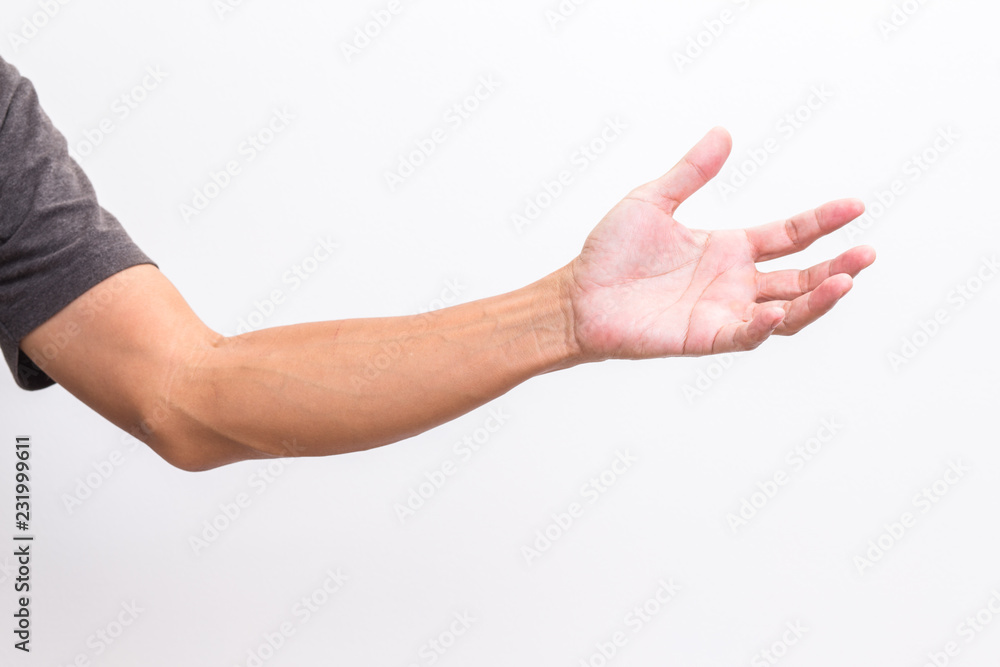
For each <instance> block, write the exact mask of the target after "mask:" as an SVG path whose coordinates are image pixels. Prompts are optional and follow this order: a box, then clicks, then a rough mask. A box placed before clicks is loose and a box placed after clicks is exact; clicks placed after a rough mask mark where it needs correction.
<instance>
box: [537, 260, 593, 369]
mask: <svg viewBox="0 0 1000 667" xmlns="http://www.w3.org/2000/svg"><path fill="white" fill-rule="evenodd" d="M574 288H575V283H574V279H573V274H572V265H569V264H567V265H566V266H564V267H562V268H561V269H559V270H557V271H554V272H553V273H550V274H549V275H547V276H545V277H544V278H542V279H541V280H539V281H538V282H536V283H534V284H533V285H531V286H530V287H529V289H534V290H536V292H537V299H536V303H537V304H538V307H537V308H536V309H535V313H536V315H535V321H534V327H535V330H536V331H537V332H539V333H540V336H539V341H540V346H539V348H540V351H542V352H544V353H545V355H546V357H548V363H549V365H550V366H551V368H548V369H547V370H546V371H545V372H549V371H554V370H561V369H565V368H571V367H573V366H577V365H579V364H582V363H586V362H588V361H594V360H593V359H589V358H588V357H587V355H586V354H585V353H584V350H583V348H582V346H581V345H580V340H579V337H578V332H577V328H576V325H577V322H576V315H575V307H574V296H573V295H574Z"/></svg>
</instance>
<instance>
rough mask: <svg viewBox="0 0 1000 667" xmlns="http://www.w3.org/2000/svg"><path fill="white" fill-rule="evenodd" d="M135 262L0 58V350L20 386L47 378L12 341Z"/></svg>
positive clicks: (29, 93) (128, 242)
mask: <svg viewBox="0 0 1000 667" xmlns="http://www.w3.org/2000/svg"><path fill="white" fill-rule="evenodd" d="M137 264H153V265H154V266H155V262H153V261H152V260H150V259H149V257H147V256H146V254H145V253H143V252H142V250H140V249H139V248H138V247H137V246H136V245H135V243H133V242H132V239H131V238H129V235H128V234H127V233H126V232H125V230H124V229H123V228H122V226H121V224H120V223H119V222H118V220H116V219H115V217H114V216H113V215H111V214H110V213H108V212H107V211H105V210H104V209H103V208H101V206H100V205H99V204H98V203H97V196H96V194H95V193H94V188H93V186H91V184H90V181H89V180H88V179H87V176H86V175H85V174H84V173H83V170H82V169H80V166H79V165H78V164H77V163H76V162H75V161H74V160H73V159H72V158H71V157H70V155H69V151H68V148H67V144H66V140H65V138H64V137H63V135H62V134H60V133H59V131H58V130H57V129H56V128H55V127H54V126H53V125H52V122H51V121H50V120H49V117H48V116H47V115H46V114H45V112H44V111H43V110H42V108H41V106H39V103H38V96H37V94H36V93H35V88H34V86H32V84H31V82H30V81H29V80H28V79H26V78H24V77H22V76H21V75H20V73H19V72H18V71H17V69H16V68H14V67H13V66H12V65H10V64H8V63H6V62H4V61H3V59H2V58H0V348H2V349H3V355H4V358H5V359H6V361H7V365H8V366H9V367H10V370H11V372H12V373H13V374H14V378H15V380H16V381H17V384H18V385H19V386H20V387H22V388H24V389H42V388H44V387H48V386H51V385H52V384H54V382H53V380H52V379H51V378H50V377H49V376H48V375H46V374H45V373H44V372H43V371H42V370H40V369H39V367H38V366H37V365H36V364H35V363H34V362H33V361H32V360H31V359H29V358H28V356H27V355H25V354H24V353H23V352H21V350H20V348H19V345H20V342H21V340H22V339H23V338H24V337H25V336H27V335H28V334H29V333H31V331H33V330H34V329H35V328H37V327H38V326H40V325H42V324H44V323H45V321H46V320H48V319H49V318H51V317H52V316H53V315H55V314H56V313H58V312H59V311H60V310H62V309H63V308H64V307H66V306H67V305H69V303H70V302H72V301H73V300H74V299H76V298H77V297H79V296H80V295H82V294H83V293H84V292H86V291H87V290H89V289H90V288H91V287H93V286H95V285H97V284H98V283H100V282H101V281H103V280H105V279H106V278H109V277H111V276H112V275H114V274H116V273H118V272H119V271H122V270H124V269H127V268H129V267H130V266H135V265H137Z"/></svg>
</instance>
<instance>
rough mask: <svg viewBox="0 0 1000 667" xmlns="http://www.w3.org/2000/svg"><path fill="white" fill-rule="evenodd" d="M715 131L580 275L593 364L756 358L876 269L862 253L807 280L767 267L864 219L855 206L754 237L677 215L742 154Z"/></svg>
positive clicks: (583, 331)
mask: <svg viewBox="0 0 1000 667" xmlns="http://www.w3.org/2000/svg"><path fill="white" fill-rule="evenodd" d="M731 145H732V142H731V139H730V137H729V134H728V133H727V132H726V131H725V130H724V129H722V128H715V129H713V130H712V131H711V132H709V133H708V134H707V135H706V136H705V137H704V138H703V139H702V140H701V141H700V142H698V144H697V145H695V146H694V148H692V149H691V150H690V151H689V152H688V154H687V155H686V156H684V158H683V159H682V160H681V161H680V162H678V163H677V165H676V166H675V167H674V168H673V169H671V170H670V171H669V172H668V173H667V174H666V175H664V176H663V177H662V178H660V179H657V180H656V181H653V182H651V183H647V184H646V185H643V186H641V187H639V188H637V189H635V190H634V191H632V192H631V193H630V194H629V195H628V196H627V197H626V198H625V199H623V200H622V201H621V202H619V203H618V204H617V205H616V206H615V207H614V208H613V209H612V210H611V211H610V212H609V213H608V214H607V215H606V216H605V217H604V219H603V220H602V221H601V222H600V224H598V226H597V227H596V228H595V229H594V231H593V232H591V234H590V236H589V237H588V238H587V241H586V243H585V244H584V247H583V250H582V252H581V253H580V256H579V257H577V258H576V259H575V260H574V261H573V262H572V263H571V264H569V265H568V266H567V267H566V269H567V270H568V271H569V272H570V276H571V280H570V284H571V285H572V287H571V302H572V307H573V319H574V323H575V333H576V339H577V344H578V345H579V346H580V349H581V353H582V354H584V355H585V356H587V357H592V358H602V359H603V358H630V359H639V358H650V357H665V356H681V355H692V356H693V355H704V354H715V353H721V352H733V351H739V350H749V349H753V348H755V347H757V346H758V345H760V344H761V343H762V342H763V341H764V340H766V339H767V338H768V336H770V335H771V334H772V333H776V334H780V335H789V334H793V333H795V332H797V331H799V330H800V329H802V328H803V327H804V326H806V325H807V324H809V323H810V322H813V321H815V320H816V319H817V318H819V317H820V316H821V315H823V314H824V313H826V312H827V311H829V310H830V309H831V308H832V307H833V306H834V305H835V304H836V303H837V301H838V300H839V299H840V298H841V297H843V296H844V295H845V294H846V293H847V292H848V290H850V289H851V285H852V278H853V277H854V276H856V275H857V274H858V273H859V272H860V271H861V270H862V269H864V268H865V267H867V266H868V265H870V264H871V263H872V262H873V261H874V260H875V252H874V250H873V249H872V248H871V247H868V246H860V247H857V248H853V249H851V250H848V251H847V252H845V253H843V254H842V255H840V256H839V257H837V258H835V259H832V260H829V261H826V262H823V263H822V264H818V265H816V266H814V267H812V268H809V269H805V270H802V271H798V270H785V271H774V272H769V273H764V272H760V271H758V270H757V267H756V262H759V261H765V260H769V259H774V258H777V257H782V256H784V255H788V254H791V253H795V252H798V251H799V250H802V249H803V248H805V247H807V246H808V245H810V244H811V243H812V242H813V241H815V240H816V239H818V238H819V237H821V236H823V235H825V234H829V233H830V232H832V231H834V230H836V229H839V228H840V227H842V226H843V225H845V224H847V223H848V222H850V221H851V220H853V219H854V218H856V217H857V216H859V215H860V214H861V213H862V212H863V210H864V205H863V204H862V203H861V202H860V201H858V200H855V199H844V200H838V201H833V202H830V203H828V204H824V205H823V206H820V207H819V208H816V209H813V210H811V211H807V212H805V213H801V214H799V215H796V216H794V217H792V218H789V219H788V220H783V221H779V222H774V223H770V224H767V225H762V226H759V227H751V228H748V229H738V230H723V231H711V232H708V231H699V230H694V229H688V228H687V227H685V226H683V225H682V224H680V223H679V222H677V221H676V220H675V219H674V212H675V210H676V209H677V207H678V206H679V205H680V204H681V203H682V202H683V201H684V200H685V199H687V198H688V197H689V196H691V195H692V194H693V193H694V192H695V191H697V190H698V189H699V188H701V187H702V186H703V185H705V183H707V182H708V181H709V180H710V179H711V178H713V177H714V176H715V175H716V174H717V173H718V172H719V170H720V169H721V168H722V164H723V163H724V162H725V160H726V158H727V157H728V155H729V152H730V149H731Z"/></svg>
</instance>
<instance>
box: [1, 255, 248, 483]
mask: <svg viewBox="0 0 1000 667" xmlns="http://www.w3.org/2000/svg"><path fill="white" fill-rule="evenodd" d="M220 340H222V336H220V335H219V334H217V333H215V332H214V331H212V330H211V329H209V328H208V327H207V326H206V325H205V324H204V323H202V322H201V320H200V319H198V317H197V316H196V315H195V314H194V312H193V311H192V310H191V308H190V306H188V304H187V302H186V301H185V300H184V298H183V297H182V296H181V294H180V293H179V292H178V291H177V289H176V288H175V287H174V286H173V284H171V283H170V281H169V280H167V278H166V277H165V276H164V275H163V274H162V273H161V272H160V271H159V269H157V268H156V267H155V266H153V265H150V264H140V265H136V266H133V267H131V268H128V269H125V270H123V271H120V272H118V273H116V274H114V275H112V276H111V277H110V278H107V279H106V280H104V281H102V282H100V283H98V284H97V285H96V286H94V287H93V288H91V289H90V290H88V291H86V292H85V293H84V294H82V295H81V296H80V297H78V298H77V299H75V300H74V301H72V302H71V303H70V304H69V305H68V306H66V307H65V308H63V309H62V310H60V311H59V312H58V313H57V314H56V315H55V316H53V317H51V318H50V319H48V320H47V321H46V322H45V323H44V324H42V325H41V326H39V327H37V328H36V329H34V330H33V331H31V333H29V334H28V335H27V336H26V337H25V338H23V339H22V341H21V349H22V350H23V352H24V353H25V354H27V355H28V357H30V358H31V360H32V361H34V362H35V364H36V365H38V367H39V368H40V369H41V370H43V371H44V372H45V373H46V374H48V375H49V377H51V378H52V379H53V380H55V381H56V382H57V383H59V384H60V385H62V386H63V387H64V388H65V389H66V390H68V391H69V392H70V393H71V394H73V395H74V396H76V397H77V398H79V399H80V400H81V401H83V402H84V403H86V404H87V405H88V406H90V407H91V408H93V409H94V410H95V411H96V412H98V413H99V414H101V415H102V416H104V417H105V418H107V419H108V420H109V421H111V422H113V423H114V424H116V425H117V426H119V427H120V428H122V429H124V430H126V431H128V432H129V433H131V434H132V435H134V436H135V437H136V438H138V439H140V440H142V441H143V442H146V443H147V444H148V445H149V446H150V447H152V448H153V449H154V450H155V451H156V452H157V453H158V454H159V455H160V456H162V457H163V458H164V459H166V460H167V461H168V462H170V463H171V464H173V465H175V466H177V467H179V468H183V469H185V470H201V469H206V468H210V467H214V466H215V465H221V464H222V463H228V462H231V461H235V460H241V459H243V458H247V457H246V456H245V452H241V451H239V450H240V447H239V445H237V444H235V443H232V444H231V445H229V446H227V445H225V444H222V445H220V444H218V443H213V450H214V451H212V452H205V451H203V450H202V448H200V447H199V446H198V443H196V442H192V440H191V438H190V437H188V436H189V434H188V433H186V432H185V431H184V428H182V426H183V425H182V424H181V423H180V422H181V421H182V416H180V415H178V414H177V413H176V411H175V410H174V409H173V406H172V402H171V400H170V397H171V392H172V391H174V390H175V387H174V385H175V380H176V379H177V376H178V375H179V374H183V373H185V372H186V371H187V369H190V368H192V367H195V366H197V364H198V363H199V362H200V360H201V359H202V358H203V356H204V355H207V354H210V353H211V352H212V350H213V349H214V347H215V346H216V345H218V343H219V341H220ZM178 386H179V387H182V386H183V384H182V383H178Z"/></svg>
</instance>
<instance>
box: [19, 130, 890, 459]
mask: <svg viewBox="0 0 1000 667" xmlns="http://www.w3.org/2000/svg"><path fill="white" fill-rule="evenodd" d="M729 150H730V139H729V136H728V134H727V133H726V132H725V131H724V130H721V129H716V130H713V131H712V132H710V133H709V134H708V135H706V137H705V138H704V139H703V140H702V141H701V142H699V143H698V145H696V146H695V147H694V148H693V149H692V150H691V151H690V152H689V153H688V154H687V155H686V156H685V157H684V158H683V159H682V160H681V161H680V162H679V163H678V164H677V165H676V166H675V167H674V168H673V169H672V170H671V171H670V172H668V173H667V174H666V175H665V176H663V177H662V178H660V179H658V180H656V181H653V182H652V183H649V184H646V185H644V186H641V187H640V188H637V189H636V190H635V191H633V192H632V193H631V194H630V195H629V196H628V197H626V198H625V199H624V200H623V201H622V202H621V203H620V204H618V206H616V207H615V208H614V209H612V211H610V212H609V213H608V215H607V216H605V218H604V219H603V220H602V221H601V223H600V224H599V225H598V226H597V228H595V230H594V232H592V233H591V235H590V237H589V238H588V239H587V242H586V244H585V245H584V249H583V252H582V253H581V255H580V256H579V257H577V258H576V259H574V260H573V261H572V262H571V263H570V264H567V265H566V266H564V267H563V268H561V269H559V270H558V271H556V272H554V273H552V274H550V275H549V276H547V277H545V278H543V279H542V280H540V281H538V282H536V283H534V284H532V285H529V286H527V287H525V288H522V289H520V290H517V291H515V292H511V293H509V294H504V295H500V296H496V297H492V298H489V299H483V300H480V301H475V302H471V303H467V304H463V305H459V306H455V307H452V308H447V309H442V310H440V311H435V312H433V313H427V314H423V315H415V316H408V317H391V318H375V319H355V320H343V321H335V322H318V323H309V324H298V325H292V326H286V327H276V328H272V329H264V330H260V331H255V332H251V333H248V334H243V335H241V336H236V337H232V338H225V337H223V336H220V335H219V334H217V333H215V332H214V331H212V330H211V329H209V328H208V327H207V326H205V325H204V324H203V323H202V322H201V321H200V320H199V319H198V318H197V316H195V314H194V313H193V312H192V311H191V309H190V308H189V307H188V305H187V304H186V302H185V301H184V299H183V298H182V297H181V295H180V294H179V293H178V292H177V290H176V289H175V288H174V287H173V285H172V284H171V283H170V282H169V281H168V280H167V279H166V277H165V276H163V275H162V274H161V273H160V272H159V271H158V270H157V269H156V268H155V267H153V266H150V265H140V266H135V267H132V268H130V269H126V270H125V271H122V272H120V273H119V274H117V275H115V276H113V277H112V278H110V279H108V280H106V281H104V282H103V283H101V284H99V285H98V286H97V287H95V288H93V289H91V290H90V291H88V292H87V293H86V294H84V295H83V296H82V297H80V298H79V299H77V300H76V301H74V302H73V303H72V304H70V306H68V307H67V308H65V309H64V310H62V311H60V312H59V313H58V314H57V315H56V316H55V317H53V318H51V319H50V320H49V321H47V322H46V323H45V324H43V325H42V326H40V327H38V328H37V329H36V330H34V331H32V332H31V334H29V335H28V336H27V337H26V338H25V339H24V340H23V341H22V349H23V350H24V351H25V353H26V354H27V355H28V356H29V357H31V359H33V360H34V361H35V363H36V364H38V365H39V366H40V367H41V368H42V369H43V370H44V371H45V372H46V373H48V374H49V375H50V376H51V377H52V378H53V379H55V380H56V381H57V382H58V383H59V384H61V385H63V386H64V387H65V388H66V389H67V390H69V391H70V392H71V393H73V394H74V395H75V396H77V397H78V398H80V399H81V400H82V401H84V402H85V403H86V404H87V405H89V406H91V407H92V408H94V409H95V410H96V411H97V412H98V413H100V414H102V415H103V416H105V417H106V418H108V419H109V420H110V421H112V422H114V423H115V424H117V425H118V426H120V427H121V428H123V429H125V430H127V431H129V432H131V433H133V434H135V435H136V436H137V437H139V438H140V439H141V440H143V441H145V442H147V443H148V444H149V445H150V446H151V447H152V448H153V449H154V450H155V451H156V452H157V453H159V454H160V455H161V456H162V457H163V458H165V459H166V460H167V461H169V462H170V463H172V464H174V465H175V466H178V467H180V468H183V469H185V470H205V469H209V468H213V467H217V466H220V465H224V464H227V463H231V462H234V461H239V460H244V459H251V458H265V457H278V456H293V455H302V456H320V455H327V454H337V453H343V452H348V451H356V450H362V449H368V448H371V447H376V446H380V445H384V444H388V443H390V442H395V441H398V440H400V439H403V438H407V437H410V436H413V435H416V434H417V433H420V432H422V431H425V430H427V429H429V428H432V427H434V426H437V425H439V424H441V423H444V422H446V421H448V420H450V419H453V418H455V417H457V416H459V415H461V414H463V413H465V412H467V411H469V410H471V409H473V408H475V407H477V406H479V405H482V404H483V403H486V402H488V401H490V400H492V399H493V398H495V397H497V396H500V395H502V394H503V393H505V392H507V391H508V390H510V389H511V388H512V387H514V386H516V385H518V384H519V383H521V382H523V381H525V380H527V379H528V378H531V377H533V376H535V375H538V374H541V373H545V372H549V371H552V370H558V369H561V368H567V367H570V366H573V365H576V364H579V363H583V362H590V361H600V360H603V359H610V358H649V357H665V356H677V355H702V354H713V353H719V352H728V351H737V350H749V349H752V348H754V347H757V346H758V345H760V344H761V343H762V342H763V341H764V340H765V339H766V338H767V337H768V336H770V335H771V334H772V333H777V334H783V335H788V334H792V333H795V332H796V331H798V330H800V329H801V328H802V327H804V326H806V325H807V324H809V323H811V322H812V321H814V320H816V319H817V318H818V317H820V316H821V315H823V314H824V313H826V312H827V311H829V310H830V308H832V307H833V305H834V304H835V303H836V302H837V301H838V300H839V299H840V298H841V297H842V296H843V295H844V294H846V292H847V291H848V290H849V289H850V287H851V277H853V276H854V275H856V274H857V273H858V272H860V271H861V270H862V269H863V268H865V267H866V266H868V265H869V264H871V262H872V261H874V252H873V251H872V250H871V249H870V248H866V247H861V248H855V249H852V250H850V251H848V252H846V253H844V254H842V255H840V256H839V257H837V258H836V259H834V260H830V261H828V262H824V263H822V264H820V265H817V266H815V267H812V268H810V269H807V270H805V271H777V272H773V273H762V272H759V271H758V270H757V269H756V266H755V263H756V262H757V261H763V260H766V259H771V258H774V257H780V256H782V255H786V254H789V253H793V252H797V251H798V250H801V249H802V248H804V247H806V246H808V245H809V244H810V243H812V242H813V241H814V240H816V239H817V238H819V237H821V236H823V235H825V234H828V233H829V232H831V231H833V230H834V229H837V228H839V227H841V226H843V225H844V224H846V223H847V222H849V221H850V220H851V219H853V218H854V217H856V216H857V215H860V213H861V210H862V207H861V205H860V203H859V202H856V201H854V200H842V201H838V202H831V203H830V204H827V205H824V206H822V207H820V208H818V209H815V210H813V211H808V212H806V213H803V214H801V215H798V216H795V217H793V218H790V219H789V220H786V221H779V222H776V223H771V224H769V225H764V226H761V227H756V228H750V229H747V230H731V231H719V232H701V231H697V230H690V229H688V228H686V227H684V226H683V225H681V224H680V223H678V222H676V220H674V218H673V213H674V211H675V210H676V208H677V206H678V205H679V204H680V203H681V202H683V200H684V199H686V198H687V197H688V196H690V195H691V194H692V193H694V192H695V191H696V190H698V189H699V188H700V187H702V186H703V185H704V184H705V183H706V182H707V181H708V180H709V179H711V178H712V177H714V176H715V174H717V173H718V171H719V169H720V168H721V166H722V163H723V162H724V161H725V159H726V156H727V155H728V153H729Z"/></svg>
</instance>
